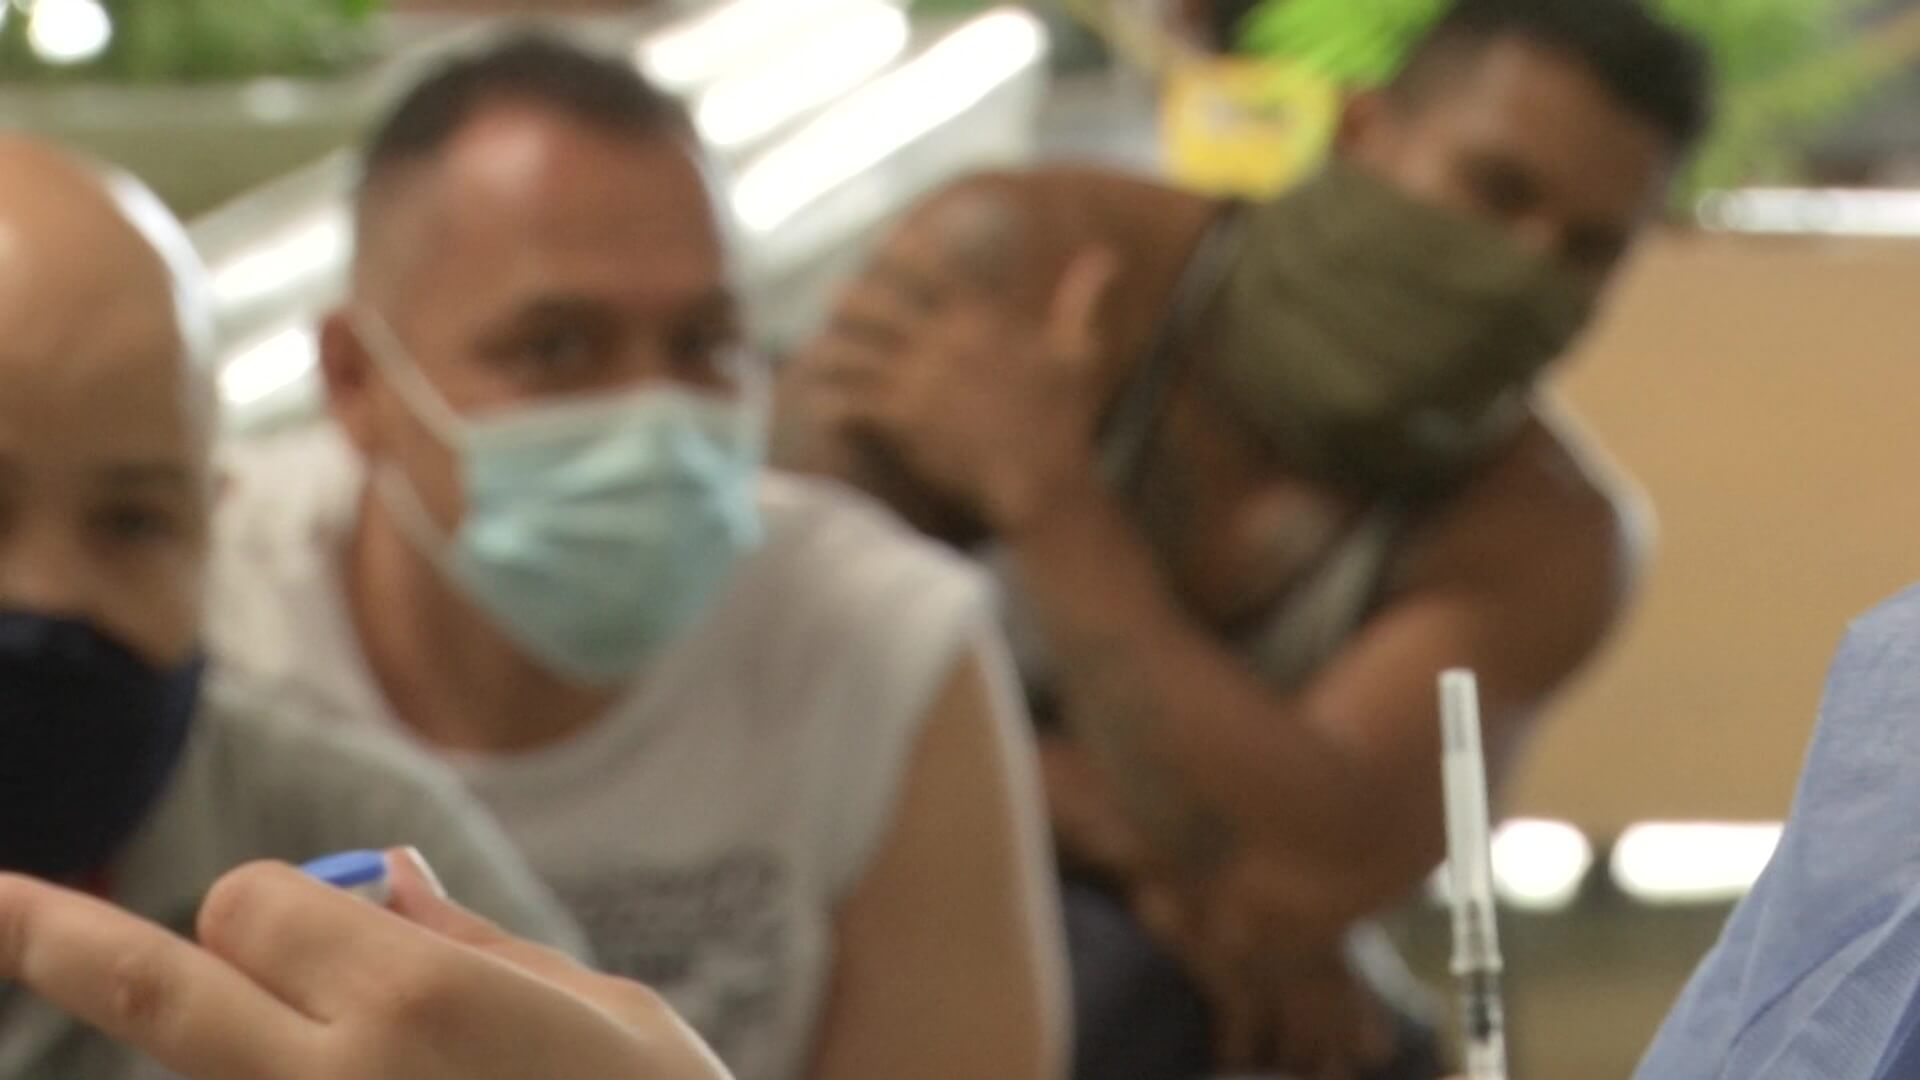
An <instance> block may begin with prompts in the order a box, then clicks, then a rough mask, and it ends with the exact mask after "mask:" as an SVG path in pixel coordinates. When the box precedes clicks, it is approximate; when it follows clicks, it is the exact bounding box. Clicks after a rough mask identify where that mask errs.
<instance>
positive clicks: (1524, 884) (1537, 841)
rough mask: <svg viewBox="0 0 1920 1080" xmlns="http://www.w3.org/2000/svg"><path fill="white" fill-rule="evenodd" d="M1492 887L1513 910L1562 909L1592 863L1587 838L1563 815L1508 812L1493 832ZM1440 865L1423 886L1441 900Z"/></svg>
mask: <svg viewBox="0 0 1920 1080" xmlns="http://www.w3.org/2000/svg"><path fill="white" fill-rule="evenodd" d="M1492 849H1493V890H1494V894H1495V895H1496V896H1498V897H1499V899H1500V902H1501V903H1502V904H1505V905H1506V906H1508V907H1510V908H1513V909H1515V910H1518V911H1528V912H1538V913H1543V914H1544V913H1551V912H1556V911H1565V910H1566V909H1567V908H1570V907H1572V906H1573V903H1574V901H1575V900H1577V899H1579V897H1580V888H1581V886H1582V885H1584V884H1586V880H1587V874H1588V873H1589V872H1590V871H1591V870H1592V869H1593V858H1594V856H1593V843H1592V842H1591V841H1590V840H1588V839H1587V835H1586V834H1585V833H1583V832H1581V831H1580V829H1579V827H1577V826H1575V825H1573V824H1571V823H1569V822H1565V821H1549V820H1545V819H1541V818H1514V819H1512V820H1509V821H1506V822H1503V823H1502V824H1501V825H1500V827H1499V828H1498V829H1495V830H1494V833H1493V843H1492ZM1451 880H1452V879H1451V878H1450V877H1448V875H1447V868H1446V867H1445V866H1442V867H1440V869H1439V870H1437V871H1435V872H1434V875H1433V877H1432V878H1431V879H1430V880H1429V881H1428V883H1427V892H1428V894H1429V895H1430V896H1432V897H1433V898H1434V899H1435V900H1437V901H1439V902H1441V903H1445V902H1446V901H1447V899H1448V895H1449V891H1450V889H1451V887H1452V886H1451V884H1450V883H1451Z"/></svg>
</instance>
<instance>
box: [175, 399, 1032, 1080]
mask: <svg viewBox="0 0 1920 1080" xmlns="http://www.w3.org/2000/svg"><path fill="white" fill-rule="evenodd" d="M231 464H232V469H231V473H232V476H231V485H230V487H229V489H228V491H227V493H226V496H225V501H224V503H223V505H222V508H221V511H220V518H219V525H218V531H217V544H218V550H217V558H216V566H217V567H218V571H217V574H216V581H215V585H214V590H213V612H212V618H211V623H212V626H213V637H212V644H213V648H214V651H215V654H216V656H218V657H219V659H220V660H221V661H222V662H223V663H226V664H228V665H229V666H234V667H238V668H240V669H243V670H244V671H245V673H246V674H247V675H248V677H250V678H252V679H255V680H259V681H264V682H266V683H267V684H268V685H271V686H274V687H276V688H277V693H278V694H279V697H280V700H281V702H282V704H283V706H284V707H285V708H287V709H290V710H294V711H296V712H298V713H299V714H301V715H305V716H307V717H309V718H310V719H311V720H313V721H315V722H319V723H335V724H370V725H378V726H385V727H388V728H390V729H395V730H398V729H399V722H398V720H397V719H396V718H395V717H394V716H393V714H392V712H391V710H390V708H389V706H388V704H387V703H386V702H385V700H384V699H383V698H382V696H381V694H380V692H379V690H378V688H377V686H376V685H375V682H374V680H373V678H372V677H371V675H370V673H369V668H368V665H367V663H366V661H365V659H364V657H363V655H362V653H361V651H360V646H359V643H358V641H357V638H356V635H355V633H354V630H353V626H352V622H351V620H350V618H349V617H348V614H347V608H346V605H345V600H344V590H343V582H342V576H341V567H342V565H343V556H344V552H345V545H346V543H347V540H348V538H349V535H350V533H351V531H352V527H353V525H354V521H355V517H356V514H357V511H358V507H359V502H360V496H361V492H362V489H363V479H364V474H363V470H362V469H361V467H360V465H359V463H358V461H357V459H356V456H355V455H354V454H353V452H352V451H351V450H350V449H349V448H348V447H347V446H346V445H345V444H344V443H343V441H342V440H341V439H340V438H339V436H338V435H337V434H336V433H334V432H333V431H332V430H331V429H321V430H314V431H301V432H296V433H294V434H292V435H290V436H281V437H279V438H276V439H275V440H273V441H271V442H268V443H264V444H259V445H254V446H249V447H241V448H240V449H239V450H238V452H237V453H236V455H235V460H234V461H233V462H232V463H231ZM761 504H762V507H763V510H764V514H765V518H766V525H767V537H766V542H765V543H764V545H763V546H762V547H761V548H760V549H759V550H757V551H756V552H755V553H754V554H752V555H751V556H749V557H747V558H746V559H745V560H744V561H743V563H742V564H741V565H740V567H739V568H738V569H737V571H736V572H735V574H734V576H733V578H732V580H731V581H730V582H729V583H728V586H727V587H726V589H725V590H724V591H723V594H722V595H721V597H720V598H719V600H718V601H717V603H716V605H715V606H714V608H713V609H712V610H711V611H709V612H708V614H707V615H706V617H705V618H704V619H703V621H701V622H700V623H699V624H698V625H697V626H696V627H695V628H694V629H693V630H692V631H691V632H690V633H689V634H688V635H687V636H685V637H684V638H683V639H682V640H680V641H679V642H677V643H676V644H675V645H674V646H673V647H672V648H670V649H669V650H668V651H667V652H666V653H665V654H663V655H662V656H660V657H659V658H657V659H656V660H655V661H654V662H653V663H652V664H651V665H650V667H649V669H648V671H647V672H646V674H645V676H644V678H642V679H640V680H639V681H638V682H637V683H636V686H635V689H634V690H633V692H632V693H631V694H630V695H629V696H628V697H627V698H626V699H624V700H623V701H621V702H620V703H619V704H618V705H617V706H616V707H615V708H614V709H613V710H612V712H611V714H610V715H609V716H607V717H606V718H605V719H604V720H602V721H601V722H599V723H598V724H597V725H595V726H594V727H592V728H590V729H589V730H587V731H585V732H583V733H581V734H580V735H578V736H575V737H573V738H571V739H569V740H567V741H566V742H563V743H561V744H558V745H555V746H552V747H549V748H545V749H542V750H539V751H535V752H531V753H527V754H519V755H513V756H508V757H476V756H471V755H446V758H447V760H449V761H451V763H452V764H453V765H455V766H456V768H457V769H458V770H459V771H460V773H461V774H462V775H463V776H464V777H465V779H466V780H467V782H468V784H469V786H470V787H471V788H472V790H473V791H474V792H475V793H476V794H477V795H478V796H479V797H480V801H482V802H483V803H485V804H486V805H487V806H488V807H489V808H490V809H491V810H492V811H493V812H494V814H495V815H496V816H497V817H498V818H499V819H500V822H501V824H502V825H503V826H504V827H505V829H506V831H507V833H508V835H509V836H510V837H511V838H512V839H513V840H515V841H516V842H517V843H518V844H519V846H520V848H521V850H522V851H523V853H524V854H525V855H526V856H527V858H528V861H529V862H530V863H532V865H533V867H534V869H535V871H536V872H537V873H538V874H539V875H540V876H541V877H542V878H543V879H545V881H546V883H547V884H548V885H549V886H551V887H552V888H553V889H554V890H555V891H556V892H557V893H558V894H559V895H560V897H561V899H562V901H563V902H564V903H565V904H566V905H567V907H568V908H569V909H570V910H571V912H572V913H573V914H574V916H575V917H576V918H577V919H578V920H579V921H580V923H581V924H582V926H583V927H584V928H585V930H586V932H587V936H588V938H589V940H590V942H591V944H592V947H593V949H594V952H595V954H596V955H597V957H598V958H599V960H600V963H601V965H602V966H603V967H604V968H606V969H607V970H610V971H613V972H616V973H619V974H623V975H628V976H631V977H634V978H638V979H640V980H642V981H644V982H646V983H648V984H649V985H651V986H653V987H654V988H655V989H657V990H658V991H660V992H661V993H662V994H663V995H665V996H666V997H667V998H668V1000H670V1001H671V1002H672V1003H673V1004H674V1006H675V1007H676V1008H678V1009H680V1010H681V1011H682V1012H683V1014H684V1015H685V1016H686V1017H687V1019H688V1020H689V1021H690V1022H691V1023H692V1024H693V1026H694V1027H695V1028H696V1029H697V1030H698V1031H700V1033H701V1034H702V1035H703V1036H705V1037H706V1038H707V1039H708V1040H709V1041H710V1042H711V1043H712V1044H713V1045H714V1048H715V1050H716V1051H717V1052H718V1053H719V1054H720V1056H721V1058H722V1059H723V1060H725V1061H726V1062H727V1064H728V1065H729V1066H731V1067H732V1068H733V1069H734V1070H735V1072H736V1073H737V1075H738V1076H739V1077H740V1078H741V1080H786V1078H793V1077H800V1076H802V1075H804V1073H805V1070H806V1066H807V1061H808V1057H809V1053H810V1050H811V1048H812V1036H813V1032H814V1029H815V1027H816V1025H817V1023H818V1021H819V1019H820V1014H821V1010H822V1006H823V1003H824V998H825V993H826V990H827V987H828V983H829V977H830V974H831V971H830V968H831V962H832V955H833V940H832V930H833V919H834V914H835V911H836V909H837V907H838V905H839V902H840V901H841V900H842V899H843V898H844V897H845V896H847V895H848V893H849V892H850V891H851V890H852V889H853V888H854V887H855V886H856V885H857V884H858V883H859V882H860V880H861V879H862V878H863V877H864V875H865V873H866V868H867V865H868V862H869V860H870V857H871V856H872V854H873V853H874V850H875V848H876V847H877V846H878V845H879V843H880V841H881V838H882V837H883V835H884V834H885V833H886V832H887V828H888V825H889V823H890V821H891V818H892V815H893V808H894V805H895V801H896V796H897V794H898V789H899V787H900V785H901V782H902V778H903V775H904V773H905V771H906V767H907V763H908V761H909V757H910V754H911V752H912V748H913V745H914V743H915V740H916V739H917V737H918V733H919V730H920V724H921V720H922V717H923V715H924V714H925V713H926V712H927V710H928V709H929V708H930V707H931V705H932V703H933V700H934V698H935V696H936V694H937V693H938V691H939V690H940V688H941V686H942V685H943V684H944V682H945V681H946V679H947V678H948V677H949V676H950V674H951V673H952V672H953V671H954V669H955V667H956V665H957V664H959V663H960V661H961V660H962V658H963V657H964V656H965V655H966V654H967V653H968V652H969V651H970V650H974V649H984V650H985V652H984V655H985V657H986V659H987V660H988V662H989V663H991V664H998V665H1003V666H1004V665H1006V663H1007V662H1006V660H1005V659H1004V656H1003V654H1002V651H1001V650H997V649H995V648H994V646H993V642H994V641H995V640H997V639H996V638H995V636H994V634H993V632H992V630H991V624H992V613H991V605H990V603H989V601H988V599H987V594H986V591H985V589H984V587H983V585H982V583H981V581H980V579H979V577H978V575H977V574H975V573H974V572H973V571H972V570H970V569H969V568H968V567H967V566H966V565H965V564H964V562H962V561H961V560H959V559H958V558H956V557H954V556H952V555H950V554H948V553H947V552H945V551H944V550H942V549H939V548H936V547H934V546H933V545H931V544H929V543H926V542H924V541H921V540H919V539H917V538H915V537H912V536H911V535H910V534H909V533H908V532H907V531H906V530H905V529H904V528H903V527H901V526H898V525H896V524H895V523H894V521H893V519H892V518H891V517H890V516H888V515H887V514H886V513H885V512H884V511H881V510H880V509H878V508H877V507H876V506H874V505H871V504H869V503H867V502H866V501H865V500H863V499H861V498H859V497H857V496H854V495H852V494H851V493H848V492H844V491H842V490H841V489H839V488H836V487H829V486H824V485H820V484H816V483H813V482H809V481H802V480H798V479H794V478H789V477H782V476H778V475H770V476H768V477H767V478H766V479H765V480H764V481H763V483H762V491H761ZM996 677H997V678H1005V679H1009V680H1010V679H1011V675H1010V673H1008V672H1007V671H1005V670H1003V671H1001V672H999V673H997V674H996Z"/></svg>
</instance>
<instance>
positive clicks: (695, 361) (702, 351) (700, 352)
mask: <svg viewBox="0 0 1920 1080" xmlns="http://www.w3.org/2000/svg"><path fill="white" fill-rule="evenodd" d="M737 343H738V339H737V338H736V336H735V335H733V334H731V333H728V332H726V331H723V330H718V329H702V330H689V331H687V332H685V333H681V334H678V335H675V337H674V338H673V340H672V341H671V342H669V343H668V345H669V348H670V350H671V359H672V362H673V373H674V375H676V376H678V377H681V378H691V379H703V378H709V377H712V376H714V375H717V374H720V373H721V372H720V369H721V368H722V367H724V366H725V365H726V363H727V361H728V359H729V358H730V357H731V355H732V353H733V351H734V349H735V348H736V346H737Z"/></svg>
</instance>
